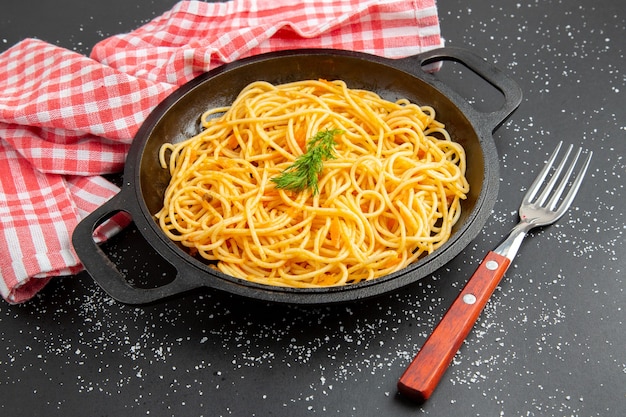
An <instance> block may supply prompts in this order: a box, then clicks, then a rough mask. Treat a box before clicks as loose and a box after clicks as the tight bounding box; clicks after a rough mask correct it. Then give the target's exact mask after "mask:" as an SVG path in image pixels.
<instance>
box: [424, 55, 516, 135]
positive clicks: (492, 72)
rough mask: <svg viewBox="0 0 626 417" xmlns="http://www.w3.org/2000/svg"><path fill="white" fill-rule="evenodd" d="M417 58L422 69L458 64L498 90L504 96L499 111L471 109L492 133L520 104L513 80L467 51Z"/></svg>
mask: <svg viewBox="0 0 626 417" xmlns="http://www.w3.org/2000/svg"><path fill="white" fill-rule="evenodd" d="M417 58H418V59H420V61H421V65H422V68H423V67H424V66H426V65H429V64H433V63H436V62H439V61H455V62H458V63H460V64H462V65H464V66H465V67H467V68H468V69H470V70H471V71H473V72H474V73H476V74H477V75H478V76H480V77H481V78H483V79H484V80H485V81H487V82H488V83H489V84H491V85H492V86H493V87H495V88H496V89H498V90H499V91H500V92H501V93H502V95H503V96H504V103H503V104H502V107H500V109H498V110H496V111H493V112H486V113H484V112H480V111H478V110H476V109H475V108H473V107H471V108H472V111H474V112H475V115H476V117H477V119H478V120H479V121H480V122H482V123H485V124H486V125H487V126H489V127H490V128H491V131H492V132H493V131H494V130H496V129H497V128H498V127H500V125H501V124H502V123H504V121H505V120H506V119H507V118H508V117H509V116H510V115H511V113H513V111H514V110H515V109H517V107H518V106H519V105H520V103H521V102H522V89H521V88H520V86H519V85H518V84H517V83H516V82H515V81H514V80H513V79H511V78H510V77H509V76H508V75H506V74H505V73H504V72H503V71H501V70H500V69H498V68H497V67H495V66H494V65H493V64H491V63H489V62H487V61H486V60H485V59H484V58H482V57H480V56H478V55H476V54H474V53H473V52H470V51H468V50H467V49H462V48H452V47H445V48H439V49H434V50H432V51H427V52H424V53H422V54H419V55H418V56H417Z"/></svg>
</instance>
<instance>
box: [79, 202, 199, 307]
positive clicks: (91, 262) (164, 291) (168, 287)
mask: <svg viewBox="0 0 626 417" xmlns="http://www.w3.org/2000/svg"><path fill="white" fill-rule="evenodd" d="M124 201H125V200H124V196H123V193H120V194H117V195H116V196H114V197H113V198H111V199H110V200H109V201H107V202H106V203H105V204H103V205H102V206H100V207H99V208H97V209H96V210H95V211H93V212H92V213H91V214H90V215H89V216H87V217H86V218H85V219H83V220H82V221H81V222H80V223H79V224H78V225H77V226H76V228H75V229H74V232H73V234H72V244H73V245H74V250H75V251H76V254H77V255H78V258H79V259H80V261H81V263H82V264H83V266H84V267H85V269H86V270H87V272H88V273H89V275H91V276H92V278H93V279H94V281H96V282H97V283H98V285H100V287H102V289H103V290H104V291H105V292H106V293H107V294H109V295H110V296H111V297H113V298H114V299H115V300H117V301H120V302H122V303H125V304H147V303H151V302H154V301H157V300H161V299H163V298H167V297H170V296H174V295H177V294H180V293H182V292H185V291H188V290H191V289H194V288H198V287H199V286H201V285H199V284H198V283H195V282H194V281H193V280H186V279H184V278H183V276H182V275H181V273H180V271H178V269H177V274H176V277H175V278H174V280H173V281H171V282H169V283H167V284H164V285H162V286H159V287H156V288H139V287H135V286H133V285H131V284H130V283H129V282H128V280H127V279H126V278H125V276H124V274H122V273H121V272H120V271H119V269H118V268H117V266H116V265H115V263H113V262H112V261H111V260H110V259H109V257H108V256H107V255H106V254H105V253H104V251H103V250H102V249H101V248H100V246H99V245H98V244H97V243H96V242H95V240H94V238H93V233H94V230H95V229H96V228H97V227H98V226H99V225H101V224H102V223H104V222H105V221H106V220H108V219H109V218H111V217H112V216H113V215H115V214H116V213H119V212H122V211H123V212H126V210H124V209H123V207H124V206H125V205H124V204H123V203H124Z"/></svg>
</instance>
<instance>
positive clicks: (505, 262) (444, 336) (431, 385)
mask: <svg viewBox="0 0 626 417" xmlns="http://www.w3.org/2000/svg"><path fill="white" fill-rule="evenodd" d="M510 263H511V261H510V260H509V259H508V258H506V257H505V256H502V255H499V254H497V253H495V252H493V251H492V252H489V253H488V254H487V256H486V257H485V259H483V261H482V262H481V264H480V266H479V267H478V269H477V270H476V272H474V275H472V277H471V278H470V279H469V281H468V282H467V284H466V285H465V287H464V288H463V291H461V293H460V294H459V296H458V297H457V298H456V300H455V301H454V302H453V303H452V305H451V306H450V308H449V309H448V311H447V312H446V314H445V315H444V316H443V318H442V319H441V322H439V324H438V325H437V327H436V328H435V330H434V331H433V332H432V333H431V335H430V336H429V337H428V339H427V340H426V342H425V343H424V346H422V349H420V351H419V352H418V354H417V355H416V356H415V358H414V359H413V361H412V362H411V363H410V364H409V366H408V368H406V370H405V371H404V373H403V374H402V376H401V377H400V380H399V381H398V390H399V391H400V392H401V393H402V394H404V395H406V396H407V397H409V398H412V399H414V400H417V401H420V402H423V401H426V400H427V399H428V398H429V397H430V395H431V394H432V393H433V391H434V390H435V387H436V386H437V384H438V383H439V381H440V380H441V377H442V376H443V374H444V373H445V372H446V369H447V368H448V366H449V365H450V362H452V359H453V358H454V355H455V354H456V352H457V351H458V350H459V348H460V347H461V344H462V343H463V340H465V338H466V337H467V335H468V334H469V332H470V330H471V329H472V327H473V326H474V324H475V323H476V320H477V319H478V316H479V315H480V313H481V311H482V310H483V308H484V307H485V305H486V304H487V302H488V301H489V297H491V294H493V292H494V291H495V289H496V287H497V286H498V283H499V282H500V280H501V279H502V276H503V275H504V273H505V272H506V270H507V268H508V267H509V264H510Z"/></svg>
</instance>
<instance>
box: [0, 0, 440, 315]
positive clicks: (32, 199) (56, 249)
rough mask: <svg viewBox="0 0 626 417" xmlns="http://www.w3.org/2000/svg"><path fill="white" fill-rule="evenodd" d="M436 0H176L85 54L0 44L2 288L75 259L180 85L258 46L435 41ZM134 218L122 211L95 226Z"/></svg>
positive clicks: (391, 46) (18, 286)
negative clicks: (76, 242) (75, 239)
mask: <svg viewBox="0 0 626 417" xmlns="http://www.w3.org/2000/svg"><path fill="white" fill-rule="evenodd" d="M442 44H443V41H442V38H441V36H440V31H439V20H438V16H437V8H436V4H435V0H413V1H404V0H402V1H401V0H382V1H380V0H360V1H359V0H303V1H302V0H301V1H299V2H294V1H287V0H258V1H253V0H233V1H229V2H226V3H204V2H199V1H182V2H180V3H178V4H176V5H175V6H174V7H173V8H172V9H171V10H169V11H167V12H165V13H164V14H163V15H161V16H159V17H157V18H155V19H154V20H152V21H150V22H148V23H147V24H145V25H144V26H141V27H139V28H137V29H136V30H134V31H132V32H130V33H124V34H119V35H115V36H112V37H109V38H107V39H104V40H102V41H101V42H99V43H97V44H96V45H95V46H94V47H93V50H92V52H91V54H90V56H89V57H87V56H84V55H81V54H77V53H75V52H72V51H69V50H66V49H64V48H61V47H58V46H55V45H51V44H49V43H46V42H44V41H41V40H36V39H25V40H23V41H22V42H20V43H18V44H16V45H14V46H13V47H11V48H10V49H8V50H7V51H5V52H3V53H2V54H0V294H1V295H2V297H3V298H4V299H5V300H6V301H8V302H10V303H20V302H24V301H26V300H29V299H31V298H32V297H33V296H34V295H35V294H37V292H38V291H39V290H41V289H42V288H43V287H44V286H45V284H46V283H47V282H48V281H49V280H50V279H51V278H52V277H55V276H63V275H72V274H75V273H77V272H79V271H80V270H82V266H81V264H80V261H79V259H78V258H77V256H76V254H75V252H74V250H73V248H72V246H71V234H72V231H73V230H74V228H75V226H76V225H77V224H78V222H80V221H81V219H83V218H84V217H85V216H86V215H88V214H89V213H91V212H92V211H93V210H95V209H96V208H97V207H98V206H100V205H101V204H103V203H104V202H106V201H107V200H108V199H109V198H111V197H112V196H113V195H115V194H116V193H117V192H119V189H118V188H117V187H115V186H114V185H113V184H111V183H109V182H108V181H106V180H105V179H104V178H103V177H102V175H104V174H108V173H114V172H119V171H121V170H122V168H123V165H124V160H125V158H126V153H127V151H128V148H129V146H130V144H131V142H132V139H133V137H134V135H135V133H136V132H137V130H138V128H139V127H140V126H141V123H142V122H143V121H144V120H145V118H146V117H147V115H148V114H149V113H150V111H152V109H153V108H154V107H155V106H156V105H157V104H158V103H159V102H160V101H161V100H163V99H164V98H165V97H167V96H168V95H169V94H170V93H172V92H173V91H174V90H175V89H176V88H177V87H178V86H180V85H182V84H184V83H185V82H187V81H189V80H191V79H193V78H194V77H196V76H198V75H199V74H202V73H204V72H206V71H208V70H210V69H212V68H215V67H216V66H219V65H221V64H223V63H226V62H232V61H234V60H237V59H240V58H243V57H247V56H252V55H256V54H259V53H263V52H270V51H277V50H284V49H295V48H335V49H346V50H354V51H363V52H368V53H372V54H376V55H380V56H385V57H389V58H400V57H404V56H409V55H414V54H417V53H420V52H423V51H426V50H429V49H433V48H436V47H440V46H442ZM129 221H130V219H128V218H126V217H125V215H123V214H120V215H116V216H114V218H112V219H111V221H109V222H108V223H107V224H105V225H103V226H102V227H101V228H99V230H97V233H96V234H95V236H94V238H95V239H96V240H98V241H102V240H105V239H107V238H108V237H110V236H111V235H112V234H114V233H115V232H116V231H119V230H120V228H122V227H125V226H126V225H127V224H128V222H129Z"/></svg>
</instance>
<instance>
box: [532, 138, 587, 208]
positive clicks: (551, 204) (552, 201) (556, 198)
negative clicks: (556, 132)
mask: <svg viewBox="0 0 626 417" xmlns="http://www.w3.org/2000/svg"><path fill="white" fill-rule="evenodd" d="M570 150H571V146H570ZM582 150H583V149H582V148H578V152H576V155H575V156H574V160H573V161H572V162H571V163H570V165H569V168H568V169H567V172H566V173H565V175H563V178H562V179H561V182H560V183H559V186H558V187H557V189H556V191H555V192H554V193H552V195H551V197H550V201H548V204H547V206H546V207H547V208H548V210H554V208H555V207H556V205H557V203H558V202H559V198H561V194H563V190H565V187H566V186H567V183H568V182H569V181H570V177H571V176H572V172H573V171H574V166H576V161H578V157H580V153H581V152H582ZM568 156H569V152H568V154H567V155H566V157H565V158H563V161H562V162H561V165H560V166H559V168H561V166H563V165H564V164H565V161H566V160H567V157H568ZM559 173H560V172H559ZM556 176H557V174H554V177H553V180H555V181H556ZM542 196H543V194H542Z"/></svg>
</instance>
